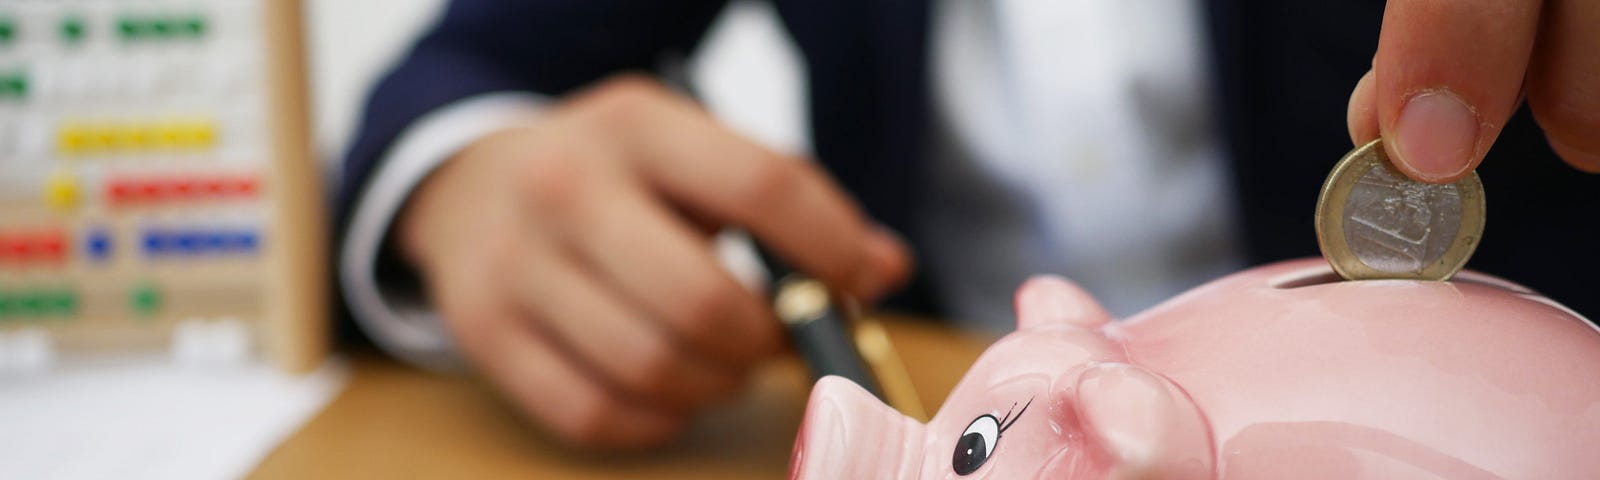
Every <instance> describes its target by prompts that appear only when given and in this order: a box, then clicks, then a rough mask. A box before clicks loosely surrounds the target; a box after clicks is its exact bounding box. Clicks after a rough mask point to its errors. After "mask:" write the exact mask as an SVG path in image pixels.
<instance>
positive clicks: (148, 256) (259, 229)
mask: <svg viewBox="0 0 1600 480" xmlns="http://www.w3.org/2000/svg"><path fill="white" fill-rule="evenodd" d="M444 3H445V2H443V1H442V0H326V1H305V2H303V3H300V4H299V5H300V7H301V9H300V11H299V12H298V17H295V18H294V20H296V22H295V23H297V24H298V26H299V27H300V28H301V29H302V30H301V32H302V33H303V36H301V37H300V38H298V40H299V41H301V42H303V43H301V44H297V43H296V41H295V40H297V39H295V38H289V37H284V36H282V32H292V31H293V30H294V28H293V25H288V24H279V23H277V22H278V21H279V20H280V19H282V18H287V17H285V15H286V14H285V13H283V12H285V11H288V10H286V9H283V8H282V6H283V5H292V4H287V3H285V4H282V5H279V4H277V3H275V2H271V1H268V2H251V1H244V0H217V1H208V2H185V1H177V2H164V1H144V0H139V1H102V0H81V1H73V2H55V1H50V0H6V1H3V2H0V477H4V478H108V477H117V478H231V477H242V476H246V475H249V474H250V472H252V471H253V470H254V469H255V468H256V465H257V464H258V463H259V462H260V461H261V460H262V459H263V458H265V457H267V456H268V455H269V454H270V453H271V452H273V451H274V449H277V448H279V445H280V444H281V443H282V442H283V441H284V439H286V438H288V437H290V436H292V435H295V434H296V432H297V431H299V430H300V429H301V428H302V427H303V426H304V425H305V424H306V422H308V421H309V420H310V419H311V418H313V417H314V416H316V415H317V413H318V412H320V411H323V410H324V409H325V408H327V407H328V405H329V403H330V402H332V401H333V400H334V399H335V398H336V397H338V396H339V394H340V392H341V391H344V389H346V387H347V385H349V384H350V382H351V381H352V379H351V377H352V375H353V374H352V370H359V369H353V368H352V366H351V365H350V361H349V359H348V358H345V357H342V356H341V355H334V356H331V357H330V356H325V352H326V351H327V350H326V349H327V348H328V346H327V344H326V342H327V339H326V338H325V337H324V336H323V335H322V334H321V333H320V332H321V331H325V330H323V329H324V328H325V327H326V326H327V325H326V323H325V322H326V321H328V320H327V319H326V318H324V316H323V315H321V312H323V311H325V310H326V307H325V306H326V305H327V303H326V302H327V301H328V300H331V299H328V298H322V296H320V295H317V294H316V293H315V292H317V291H319V290H324V289H322V288H318V285H323V284H324V283H325V282H326V280H327V279H326V278H319V276H320V275H325V274H327V273H329V269H331V264H330V263H328V262H329V259H330V258H331V257H330V256H329V253H328V252H325V251H320V250H321V243H320V242H321V241H322V239H323V238H325V237H324V235H325V232H323V230H322V225H320V222H317V221H315V219H319V218H326V217H327V216H328V215H329V214H330V212H329V210H328V208H329V205H330V204H331V201H332V195H333V193H334V190H335V186H336V185H338V182H339V178H338V176H339V172H340V160H341V157H342V155H343V153H344V152H345V150H346V149H347V148H348V144H349V142H350V141H351V136H352V135H353V133H354V130H355V128H356V127H357V123H358V122H359V119H360V116H361V110H362V107H363V104H364V102H365V101H366V95H367V91H368V89H369V88H370V87H371V85H372V83H373V82H374V81H375V80H376V79H377V78H378V77H379V76H380V75H382V74H383V73H384V72H385V70H387V69H388V68H390V67H392V65H393V63H394V62H395V61H397V59H398V58H399V57H400V56H401V55H403V54H404V52H405V50H406V49H407V48H408V47H409V46H410V44H411V42H413V41H414V40H415V37H416V35H417V34H418V33H419V32H420V31H422V30H423V29H425V28H426V27H427V26H428V25H429V24H430V23H431V22H433V21H435V19H436V17H437V16H438V15H439V13H440V10H441V9H442V8H443V6H444ZM263 5H265V7H263ZM258 8H259V10H258ZM290 15H292V14H290ZM256 20H262V21H264V22H265V23H264V24H259V25H258V24H256V23H255V21H256ZM297 45H298V46H303V49H301V50H299V51H295V50H294V49H293V47H295V46H297ZM261 52H271V53H267V54H265V55H262V54H261ZM702 52H703V54H702V55H699V56H697V57H696V58H694V59H691V60H690V62H689V63H688V64H687V68H688V72H687V74H688V75H690V76H691V77H692V78H693V79H694V80H695V81H696V83H697V85H698V86H699V87H700V88H701V91H700V92H698V93H700V94H701V95H703V98H704V99H705V101H706V103H707V105H708V106H709V107H710V108H711V109H712V110H713V111H714V112H715V113H716V114H717V115H719V116H720V117H722V118H723V119H724V120H725V121H726V122H727V123H728V124H729V125H731V126H733V127H734V128H735V129H738V130H740V131H741V132H742V133H744V134H746V135H749V136H750V137H752V138H756V139H758V140H760V141H763V142H765V143H767V144H769V145H771V146H773V147H774V148H778V149H782V150H788V151H804V150H806V145H805V144H806V140H805V139H804V135H803V134H802V133H801V132H803V128H801V126H802V125H803V124H804V118H803V115H804V113H803V109H802V108H801V102H802V98H801V93H800V85H799V83H798V81H799V80H798V79H799V69H798V68H799V67H798V61H797V57H796V53H795V51H794V49H793V47H792V46H791V45H790V43H789V40H788V39H787V37H785V36H784V35H783V33H782V32H781V31H780V27H779V26H778V24H777V22H776V20H775V17H774V16H773V12H772V11H771V10H770V7H768V6H767V5H765V4H762V3H754V2H734V4H733V5H732V6H731V7H730V8H729V9H727V10H726V12H725V13H724V14H723V15H722V18H721V20H719V21H718V22H717V24H716V26H715V27H713V29H712V32H711V33H710V35H709V36H708V40H707V42H706V43H705V44H704V48H703V49H702ZM297 53H298V54H299V55H303V56H301V57H299V58H296V57H297V55H296V54H297ZM257 62H262V63H257ZM285 65H291V66H290V67H285ZM292 65H298V66H300V67H303V70H300V69H298V68H295V67H293V66H292ZM283 73H287V74H289V75H287V76H277V77H275V76H274V75H280V74H283ZM297 78H299V79H303V80H304V84H305V86H306V87H307V89H306V90H305V91H303V92H300V91H292V90H288V91H285V90H281V89H280V87H281V86H282V85H292V84H293V83H294V82H293V81H292V80H294V79H297ZM284 80H291V81H287V82H285V81H284ZM285 98H288V99H292V100H298V99H304V100H305V102H304V104H301V102H299V101H290V102H287V103H289V105H283V103H285V102H282V101H279V100H281V99H285ZM275 103H276V104H275ZM301 115H304V118H308V119H309V125H293V124H291V125H287V126H285V125H280V124H275V123H273V122H274V118H275V117H276V118H290V119H298V118H301ZM296 121H298V120H296ZM297 129H303V130H305V132H306V133H308V134H309V137H299V136H296V135H295V134H293V133H289V134H285V133H282V132H285V131H289V132H292V131H294V130H297ZM300 147H304V148H303V149H302V148H300ZM306 152H309V156H306V155H303V153H306ZM264 159H270V160H264ZM302 160H303V161H304V162H301V161H302ZM298 163H306V164H307V165H308V166H310V168H300V166H297V164H298ZM318 177H320V178H318ZM280 324H282V325H280ZM381 365H386V366H383V367H373V368H377V369H378V370H379V371H380V372H382V371H384V370H383V368H397V367H394V366H393V365H390V364H387V363H383V364H381ZM403 371H404V372H405V373H404V374H405V375H409V376H410V377H407V378H408V380H407V381H409V382H413V383H414V385H412V387H410V388H412V389H413V390H411V392H413V393H417V392H428V391H431V390H429V389H430V388H440V389H442V390H441V391H447V392H453V393H451V394H450V395H457V396H458V397H459V396H460V395H466V397H463V398H464V400H460V401H464V402H467V403H468V404H469V405H470V407H464V408H462V409H460V410H472V411H478V412H482V411H485V405H487V407H488V408H489V410H488V411H491V412H492V414H490V415H488V416H484V417H479V418H475V419H469V420H468V421H467V422H466V423H472V422H473V421H476V422H479V423H481V424H482V425H480V428H498V427H495V426H496V425H504V424H505V421H506V419H507V418H510V417H511V416H513V415H514V414H513V413H512V412H509V411H500V410H494V408H498V407H499V406H498V405H496V404H495V403H494V400H493V398H494V397H493V396H492V395H491V394H490V393H489V392H487V391H483V390H482V389H481V386H479V385H475V384H473V383H472V381H470V380H466V379H443V378H436V377H429V376H426V375H424V374H422V373H420V372H417V371H414V370H403ZM356 383H358V384H359V383H361V381H360V380H357V381H356ZM400 397H405V395H390V396H389V397H388V398H389V399H390V400H389V401H385V402H383V403H380V404H377V405H378V406H379V407H387V406H393V407H394V408H398V409H399V410H398V411H396V412H395V413H396V414H398V415H400V417H399V418H400V419H402V420H404V419H409V418H410V416H411V414H410V413H409V412H404V411H403V410H405V409H406V408H408V407H405V405H406V403H405V400H404V399H403V398H401V399H399V400H396V398H400ZM795 400H796V399H788V400H786V401H785V402H786V403H784V404H783V405H785V406H786V407H788V408H791V409H793V408H794V407H796V406H797V405H795V403H794V402H795ZM358 401H359V399H358ZM345 408H346V409H349V408H356V409H357V410H360V411H361V412H363V413H367V412H372V411H374V409H373V408H369V407H365V406H361V407H345ZM376 411H379V412H382V411H384V408H377V409H376ZM788 413H789V414H794V413H797V412H788ZM763 415H765V414H763ZM402 423H403V422H402ZM783 425H784V422H778V423H777V424H775V426H774V428H776V430H774V431H772V432H771V433H772V435H770V437H771V439H772V442H771V444H770V445H761V444H757V445H751V446H750V447H749V448H757V450H758V451H759V452H758V453H759V454H760V455H761V456H763V457H770V458H764V460H763V462H764V463H763V465H762V466H763V468H766V469H768V470H771V469H773V468H774V467H777V468H781V465H782V463H783V461H784V457H783V455H782V454H783V453H784V452H785V451H787V446H786V445H787V443H788V441H789V439H790V438H792V432H789V431H787V430H785V429H784V428H785V427H784V426H783ZM351 428H356V429H359V430H362V431H373V432H378V433H376V434H378V435H383V433H382V430H381V428H376V427H374V426H372V425H366V426H360V427H348V426H347V427H339V428H335V429H334V432H335V433H334V435H336V436H342V435H345V434H347V433H348V432H350V431H351ZM769 430H770V429H769ZM527 434H528V432H527V431H520V430H519V431H518V432H516V433H515V434H514V435H519V436H520V435H527ZM299 444H300V445H320V444H319V443H317V441H316V440H315V438H313V440H310V441H301V442H299ZM493 445H494V444H491V446H493ZM501 447H504V446H503V445H501ZM758 447H759V448H758ZM306 448H310V450H311V451H313V452H316V453H314V454H312V455H311V456H313V457H315V456H316V455H319V454H324V453H326V452H327V450H328V449H326V448H320V447H306ZM513 448H516V449H518V450H525V449H527V448H528V447H527V446H526V445H519V446H514V447H513ZM335 450H339V449H337V448H336V449H335ZM736 453H737V452H736ZM749 453H750V452H748V451H745V452H744V453H743V454H741V455H745V456H746V457H749V456H750V455H748V454H749ZM564 457H565V454H562V453H559V452H558V453H556V454H555V457H552V458H564ZM280 463H281V462H280ZM311 465H313V466H312V467H311V469H312V471H318V470H321V469H322V468H325V467H324V466H322V465H321V464H317V463H312V464H311ZM291 476H299V475H291Z"/></svg>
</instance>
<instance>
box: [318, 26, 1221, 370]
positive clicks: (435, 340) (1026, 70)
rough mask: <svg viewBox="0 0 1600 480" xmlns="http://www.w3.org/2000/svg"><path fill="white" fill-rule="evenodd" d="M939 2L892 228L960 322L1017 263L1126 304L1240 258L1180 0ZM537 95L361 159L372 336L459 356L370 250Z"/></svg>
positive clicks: (357, 264)
mask: <svg viewBox="0 0 1600 480" xmlns="http://www.w3.org/2000/svg"><path fill="white" fill-rule="evenodd" d="M935 5H936V8H935V16H934V19H935V20H934V21H935V23H934V43H933V44H932V59H933V65H932V73H933V74H934V76H935V78H934V79H933V86H934V89H933V92H934V101H935V102H936V103H935V105H934V110H933V111H934V112H935V113H936V118H937V119H938V120H939V121H938V124H937V125H936V126H935V128H934V129H933V130H932V131H931V132H930V135H929V137H930V139H931V141H932V142H933V145H931V148H930V149H929V151H930V152H932V153H933V154H932V155H931V156H930V158H929V159H928V160H927V163H926V166H925V168H927V169H928V170H927V171H926V173H925V176H924V179H925V184H924V185H922V186H921V187H922V188H921V189H920V190H921V193H920V195H921V197H922V198H921V199H920V200H921V202H920V203H919V205H920V206H922V208H921V209H919V215H920V217H919V218H918V219H917V220H918V225H919V230H918V231H915V232H905V233H907V234H909V236H911V237H912V238H913V239H914V243H916V244H917V245H919V247H921V248H923V249H924V253H925V254H926V255H925V256H926V257H927V258H928V259H929V262H928V264H927V265H923V266H922V268H924V269H925V270H926V271H927V273H929V274H931V275H932V279H933V284H934V287H935V290H936V292H935V293H936V294H937V295H939V297H940V300H941V302H942V303H944V304H945V305H946V306H947V307H949V308H950V309H951V312H950V313H951V314H952V317H953V318H954V319H956V321H957V322H958V323H960V324H962V325H967V326H972V327H976V328H983V329H989V330H997V331H1003V330H1009V329H1010V328H1011V326H1012V325H1013V322H1014V320H1013V313H1012V312H1011V294H1012V292H1013V291H1014V290H1015V289H1016V287H1017V286H1018V285H1020V284H1021V282H1022V280H1023V279H1025V278H1026V277H1027V276H1028V275H1031V274H1036V273H1055V274H1060V275H1064V276H1066V277H1068V278H1072V279H1073V280H1075V281H1077V282H1078V283H1080V284H1082V285H1083V286H1084V287H1085V288H1086V289H1088V290H1089V291H1090V292H1091V293H1093V294H1094V295H1095V296H1096V297H1097V298H1098V299H1099V300H1100V301H1101V302H1102V303H1104V304H1105V306H1106V307H1107V309H1108V310H1109V311H1111V312H1112V313H1113V314H1119V315H1126V314H1130V313H1133V312H1135V311H1137V310H1139V309H1142V308H1145V307H1148V306H1150V305H1151V304H1153V303H1154V302H1156V301H1159V300H1161V299H1164V298H1166V297H1169V296H1171V295H1173V294H1175V293H1177V292H1179V291H1181V290H1182V289H1185V288H1188V287H1191V286H1194V285H1196V284H1198V283H1200V282H1203V281H1205V280H1207V279H1210V278H1213V277H1216V276H1220V275H1222V274H1224V273H1226V272H1228V271H1231V270H1233V269H1236V268H1238V267H1239V266H1241V262H1240V260H1239V255H1238V253H1237V248H1236V246H1235V241H1234V239H1233V238H1232V235H1233V234H1234V231H1235V228H1234V212H1233V203H1232V201H1231V198H1230V196H1229V195H1231V186H1230V185H1229V184H1228V181H1227V178H1228V175H1227V172H1226V171H1225V169H1224V162H1223V151H1222V150H1221V148H1220V142H1219V137H1218V135H1217V134H1216V132H1215V131H1214V125H1213V124H1214V122H1213V121H1212V120H1213V117H1212V110H1211V105H1210V103H1209V102H1210V97H1209V92H1210V89H1209V86H1208V83H1207V80H1208V76H1207V70H1206V68H1207V66H1208V64H1209V62H1208V60H1207V58H1208V57H1207V55H1208V52H1207V50H1206V48H1205V45H1207V43H1206V42H1205V37H1204V35H1203V32H1202V28H1201V23H1200V19H1201V16H1200V15H1199V12H1198V11H1197V8H1198V5H1196V2H1195V1H1192V0H1126V1H1110V0H1107V1H1063V0H992V1H974V0H942V1H940V2H937V3H936V4H935ZM543 103H544V99H542V98H540V97H538V96H536V95H532V94H526V93H500V94H491V95H485V96H479V97H474V98H469V99H465V100H461V101H458V102H456V103H454V104H451V105H449V106H446V107H444V108H441V109H440V110H438V111H436V112H434V113H432V114H430V115H427V116H425V117H423V118H421V119H419V120H418V121H417V122H415V123H414V124H413V125H412V126H410V127H409V128H408V129H407V130H406V131H405V132H404V133H403V134H402V135H401V137H400V138H399V140H398V142H397V143H396V144H395V147H394V148H393V149H392V150H391V153H390V156H389V158H387V159H385V161H384V163H383V164H382V166H381V167H380V168H379V170H378V171H377V172H376V173H375V175H374V177H373V179H372V180H371V183H370V185H369V186H368V189H367V191H366V192H365V193H364V194H363V197H362V198H361V201H360V203H359V204H358V206H357V208H356V211H355V212H354V216H353V217H352V222H351V225H350V230H349V234H348V235H347V237H346V239H345V242H344V244H343V245H341V247H340V248H341V251H340V258H339V262H340V283H341V286H342V288H343V291H344V294H345V297H346V300H347V302H348V303H349V304H350V306H351V308H352V310H354V312H355V314H356V317H357V319H358V321H359V322H360V323H361V325H362V327H363V328H364V329H366V331H367V332H368V333H369V334H370V335H371V336H372V337H373V339H374V341H375V342H377V343H378V344H379V345H380V346H382V347H383V348H385V349H386V350H388V351H390V352H392V353H394V354H396V355H398V356H400V357H401V358H403V359H406V360H408V361H411V362H413V363H417V364H420V365H425V366H431V367H449V366H454V365H457V364H458V361H457V360H456V357H455V355H454V351H453V347H452V344H451V342H450V339H449V336H448V335H447V334H446V333H445V332H444V330H443V329H442V328H441V327H440V324H439V322H438V320H437V319H436V318H434V317H433V315H432V313H431V310H429V309H428V308H427V306H425V305H422V304H420V302H418V301H417V299H416V297H415V296H414V295H411V294H410V292H397V291H394V289H392V288H389V286H385V285H380V284H379V283H378V282H377V281H376V280H375V277H374V275H373V270H374V262H375V260H376V258H377V253H378V252H379V250H380V248H381V246H382V245H383V243H384V242H385V241H386V239H385V237H386V235H387V232H388V230H389V225H390V223H391V221H392V220H393V217H394V215H395V214H396V213H397V210H398V209H399V208H400V206H401V205H402V204H403V203H404V200H405V197H406V196H407V195H408V194H409V193H410V191H411V189H412V188H413V187H415V185H416V184H417V183H418V182H419V181H420V180H421V179H422V178H424V177H425V176H426V175H427V174H428V173H429V172H431V171H432V170H433V169H434V168H435V167H437V166H438V165H439V164H440V163H442V162H443V161H445V160H446V159H448V158H449V157H450V156H451V155H452V154H453V153H454V152H456V151H458V150H460V149H461V148H463V147H465V146H466V145H468V144H470V143H471V142H472V141H474V140H476V139H478V138H481V137H482V136H484V135H487V134H489V133H493V132H494V131H497V130H500V129H503V128H507V127H509V126H513V125H516V124H518V123H521V122H528V121H531V120H532V119H535V118H537V116H538V114H539V110H540V108H541V105H542V104H543ZM748 263H749V262H746V264H748ZM740 276H741V277H743V278H749V274H748V272H746V273H743V274H741V275H740Z"/></svg>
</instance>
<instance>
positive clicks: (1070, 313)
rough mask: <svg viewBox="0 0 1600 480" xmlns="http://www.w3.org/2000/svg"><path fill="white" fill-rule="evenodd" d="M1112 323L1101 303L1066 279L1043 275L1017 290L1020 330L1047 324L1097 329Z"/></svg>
mask: <svg viewBox="0 0 1600 480" xmlns="http://www.w3.org/2000/svg"><path fill="white" fill-rule="evenodd" d="M1109 321H1111V315H1109V314H1107V313H1106V311H1105V309H1104V308H1100V302H1096V301H1095V300H1094V297H1092V296H1090V295H1089V292H1085V291H1083V289H1082V288H1079V287H1078V286H1077V285H1074V284H1073V283H1072V282H1070V281H1067V279H1064V278H1061V277H1056V276H1050V275H1040V276H1036V277H1033V278H1030V279H1028V281H1027V282H1026V283H1023V284H1022V288H1020V289H1018V290H1017V330H1027V329H1030V328H1036V327H1041V326H1045V325H1074V326H1078V327H1083V328H1097V327H1099V326H1101V325H1104V324H1105V323H1106V322H1109Z"/></svg>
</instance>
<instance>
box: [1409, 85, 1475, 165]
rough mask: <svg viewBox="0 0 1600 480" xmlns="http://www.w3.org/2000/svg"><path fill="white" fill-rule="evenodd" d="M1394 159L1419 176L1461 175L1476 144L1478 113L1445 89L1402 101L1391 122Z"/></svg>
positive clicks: (1470, 160)
mask: <svg viewBox="0 0 1600 480" xmlns="http://www.w3.org/2000/svg"><path fill="white" fill-rule="evenodd" d="M1392 140H1393V141H1394V142H1395V149H1394V151H1395V153H1396V154H1397V155H1399V156H1400V158H1398V159H1396V160H1397V161H1398V162H1399V163H1401V164H1404V166H1405V167H1408V168H1407V169H1409V170H1411V172H1412V173H1414V174H1416V175H1417V176H1418V177H1420V179H1421V180H1430V181H1431V180H1444V179H1447V178H1452V177H1456V176H1459V175H1461V174H1462V173H1464V172H1465V171H1466V170H1467V166H1468V165H1470V164H1471V162H1472V157H1473V154H1474V152H1475V151H1476V149H1477V146H1478V114H1477V113H1476V112H1473V111H1472V109H1471V108H1469V107H1467V104H1466V103H1464V102H1462V101H1461V99H1460V98H1459V97H1456V95H1455V94H1453V93H1450V91H1449V90H1433V91H1429V92H1424V93H1422V94H1420V95H1417V96H1415V97H1411V101H1409V102H1406V105H1405V107H1404V108H1402V109H1401V110H1400V121H1399V123H1398V124H1396V126H1395V138H1394V139H1392Z"/></svg>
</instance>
